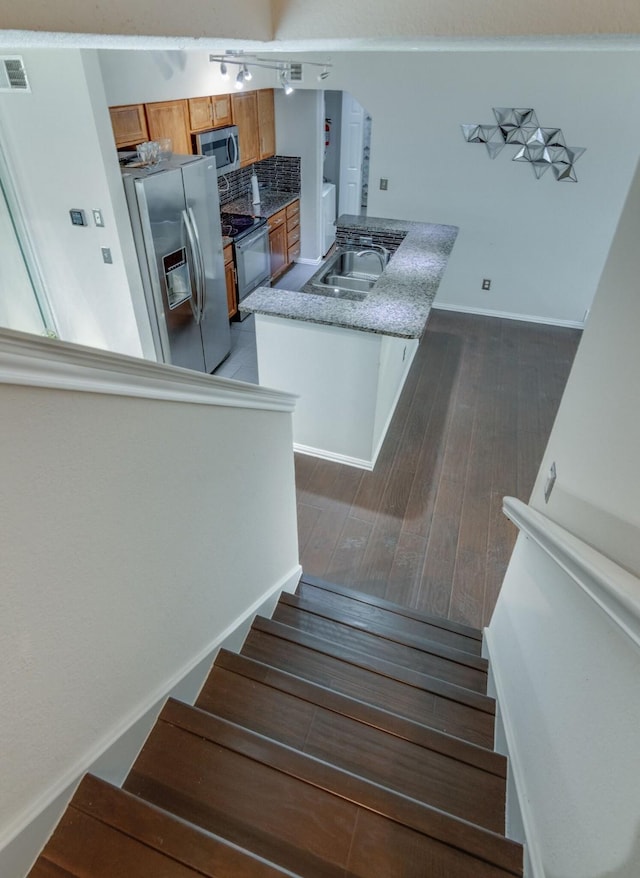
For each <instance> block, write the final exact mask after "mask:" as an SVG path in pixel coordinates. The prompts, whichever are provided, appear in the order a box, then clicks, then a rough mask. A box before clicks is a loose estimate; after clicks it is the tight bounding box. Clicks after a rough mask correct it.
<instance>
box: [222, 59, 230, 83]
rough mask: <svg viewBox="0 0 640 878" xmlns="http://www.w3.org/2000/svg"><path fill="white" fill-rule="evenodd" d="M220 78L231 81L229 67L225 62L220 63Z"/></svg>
mask: <svg viewBox="0 0 640 878" xmlns="http://www.w3.org/2000/svg"><path fill="white" fill-rule="evenodd" d="M220 76H221V77H222V78H223V79H229V71H228V69H227V65H226V64H225V63H224V61H221V62H220Z"/></svg>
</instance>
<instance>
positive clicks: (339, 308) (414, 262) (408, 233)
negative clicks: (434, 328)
mask: <svg viewBox="0 0 640 878" xmlns="http://www.w3.org/2000/svg"><path fill="white" fill-rule="evenodd" d="M337 225H338V228H340V229H344V230H345V231H347V232H348V230H349V229H354V232H355V233H356V234H357V233H360V234H362V231H363V230H365V232H366V231H368V232H381V233H384V232H396V233H401V234H402V233H404V234H405V237H404V240H403V241H402V243H401V244H400V246H399V247H398V249H397V250H396V252H395V254H394V255H393V256H392V257H391V259H390V260H389V262H388V264H387V267H386V268H385V270H384V271H383V273H382V274H381V275H380V277H379V279H378V280H377V281H376V283H375V285H374V286H373V287H372V289H371V290H370V292H369V293H368V294H367V297H366V299H364V301H362V302H356V301H351V300H349V299H334V298H332V297H329V296H321V295H316V294H315V293H307V292H292V291H290V290H284V289H274V288H269V287H258V289H257V290H254V292H253V293H251V294H250V295H249V296H247V298H246V299H244V300H243V302H242V307H243V310H246V311H253V312H254V313H256V314H269V315H272V316H276V317H285V318H288V319H290V320H303V321H306V322H309V323H323V324H328V325H329V326H342V327H345V328H348V329H358V330H362V331H365V332H376V333H378V334H380V335H392V336H399V337H400V338H421V336H422V334H423V332H424V329H425V326H426V324H427V318H428V316H429V311H430V310H431V303H432V302H433V299H434V298H435V295H436V293H437V292H438V287H439V286H440V281H441V280H442V275H443V274H444V270H445V268H446V267H447V262H448V259H449V255H450V253H451V250H452V249H453V245H454V243H455V240H456V236H457V234H458V227H457V226H443V225H438V224H434V223H418V222H412V221H408V220H407V221H405V220H392V219H384V218H383V217H362V216H352V215H347V214H345V215H343V216H341V217H339V219H338V221H337ZM321 271H322V268H320V269H319V270H318V272H316V275H318V274H320V273H321ZM316 275H314V277H313V278H311V279H310V281H309V282H311V281H313V280H314V279H315V277H316Z"/></svg>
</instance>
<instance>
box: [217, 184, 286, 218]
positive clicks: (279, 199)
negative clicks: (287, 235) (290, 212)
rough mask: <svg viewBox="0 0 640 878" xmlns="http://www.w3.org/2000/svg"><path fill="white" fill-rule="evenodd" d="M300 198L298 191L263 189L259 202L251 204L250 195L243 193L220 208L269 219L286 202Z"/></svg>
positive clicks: (229, 211) (225, 210)
mask: <svg viewBox="0 0 640 878" xmlns="http://www.w3.org/2000/svg"><path fill="white" fill-rule="evenodd" d="M298 198H300V193H299V192H276V191H274V190H273V189H263V190H261V192H260V204H253V203H252V202H251V196H250V195H245V196H243V197H242V198H236V200H235V201H229V202H228V203H227V204H223V205H222V206H221V208H220V210H222V211H224V212H225V213H241V214H248V215H249V216H263V217H265V219H269V217H270V216H273V215H274V213H277V212H278V211H279V210H282V208H283V207H286V206H287V205H288V204H292V203H293V202H294V201H296V200H297V199H298Z"/></svg>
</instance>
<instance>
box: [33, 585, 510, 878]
mask: <svg viewBox="0 0 640 878" xmlns="http://www.w3.org/2000/svg"><path fill="white" fill-rule="evenodd" d="M480 649H481V634H480V632H479V631H476V630H474V629H471V628H468V627H466V626H464V625H459V624H456V623H454V622H448V621H445V620H441V619H437V618H432V617H426V616H422V615H420V614H418V613H414V612H412V611H411V610H406V609H404V608H401V607H397V606H395V605H393V604H389V603H387V602H385V601H380V600H377V599H375V598H372V597H370V596H368V595H365V594H361V593H359V592H354V591H352V590H350V589H346V588H343V587H340V586H337V585H332V584H329V583H326V582H322V581H321V580H317V579H315V578H312V577H309V576H305V577H303V579H302V580H301V582H300V584H299V587H298V590H297V593H296V595H288V594H283V595H282V597H281V599H280V602H279V604H278V606H277V607H276V610H275V612H274V614H273V618H272V619H270V620H269V619H263V618H257V619H256V620H255V622H254V624H253V627H252V629H251V631H250V633H249V635H248V637H247V639H246V641H245V644H244V647H243V649H242V651H241V653H240V654H239V655H236V654H233V653H230V652H227V651H225V650H222V651H221V652H220V653H219V656H218V658H217V660H216V662H215V664H214V666H213V668H212V670H211V673H210V675H209V677H208V679H207V682H206V683H205V685H204V687H203V690H202V692H201V693H200V696H199V698H198V700H197V702H196V705H195V706H194V707H189V706H187V705H185V704H182V703H180V702H177V701H174V700H169V701H168V702H167V704H166V706H165V708H164V709H163V711H162V713H161V714H160V717H159V718H158V721H157V723H156V725H155V726H154V728H153V730H152V731H151V734H150V735H149V738H148V740H147V742H146V744H145V746H144V747H143V749H142V751H141V753H140V755H139V757H138V759H137V760H136V762H135V764H134V765H133V767H132V769H131V771H130V773H129V775H128V777H127V779H126V781H125V783H124V785H123V788H122V789H118V788H116V787H113V786H111V785H109V784H107V783H105V782H104V781H101V780H98V779H97V778H94V777H91V776H90V775H87V776H86V777H85V778H84V780H83V781H82V783H81V784H80V786H79V788H78V790H77V792H76V794H75V796H74V798H73V800H72V802H71V803H70V805H69V808H68V809H67V811H66V812H65V814H64V816H63V818H62V820H61V821H60V823H59V825H58V827H57V829H56V831H55V832H54V834H53V836H52V837H51V839H50V841H49V842H48V844H47V846H46V847H45V849H44V851H43V852H42V854H41V856H40V858H39V859H38V861H37V862H36V864H35V866H34V867H33V869H32V871H31V872H30V876H32V878H65V876H78V878H88V876H91V878H107V876H108V878H114V876H123V878H129V876H131V878H138V876H149V878H151V876H153V878H165V876H166V878H189V876H191V878H193V876H203V875H205V876H211V878H214V876H215V878H221V876H234V878H235V876H237V878H245V876H246V878H248V876H256V878H262V876H265V878H267V876H281V875H289V876H291V875H295V876H305V878H306V876H313V878H316V876H317V878H320V876H322V878H338V876H340V878H351V876H353V878H355V876H362V878H373V876H394V878H395V876H398V878H400V876H401V878H425V876H429V878H457V876H465V878H466V876H469V878H498V876H507V875H516V876H519V875H522V859H523V858H522V848H521V846H520V845H518V844H516V843H515V842H513V841H511V840H509V839H507V838H505V836H504V820H505V795H506V789H505V788H506V762H505V759H504V757H502V756H500V755H498V754H496V753H494V752H493V750H492V749H491V748H492V746H493V724H494V713H495V705H494V702H493V700H492V699H490V698H488V697H487V695H486V680H487V663H486V661H485V660H484V659H483V658H482V657H481V656H480Z"/></svg>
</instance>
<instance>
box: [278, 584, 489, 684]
mask: <svg viewBox="0 0 640 878" xmlns="http://www.w3.org/2000/svg"><path fill="white" fill-rule="evenodd" d="M303 584H304V585H306V583H303ZM310 588H311V589H312V591H311V592H309V591H307V590H305V591H303V593H302V594H290V593H289V592H283V593H282V594H281V595H280V600H279V603H281V604H287V605H289V606H292V607H297V608H298V609H301V610H305V611H307V612H311V613H314V614H315V615H318V616H322V617H323V618H326V619H333V620H334V621H336V622H342V623H343V624H345V625H349V626H350V627H352V628H356V629H358V630H361V631H366V632H367V633H369V634H371V635H375V636H377V637H379V638H381V639H385V640H390V641H392V642H393V643H399V644H402V645H404V646H408V647H411V648H413V649H415V650H419V651H421V652H433V653H434V654H436V655H441V656H447V657H449V658H451V660H452V661H457V662H460V663H461V664H464V665H468V667H470V668H476V669H477V670H482V671H486V670H487V669H488V667H489V662H488V660H487V659H485V658H483V657H482V656H480V655H477V654H476V653H475V652H468V651H467V650H464V649H459V648H458V647H456V646H451V645H450V644H449V643H441V642H439V641H437V640H431V639H430V638H429V637H428V636H427V634H424V635H422V636H418V635H416V634H411V633H410V632H406V631H404V630H403V629H398V628H397V627H396V626H394V625H390V624H385V623H384V621H381V622H376V621H375V620H374V619H371V618H368V617H366V616H365V617H364V618H363V617H362V615H361V614H360V613H359V612H355V611H351V612H350V608H349V605H348V604H347V607H345V606H344V605H341V604H336V603H335V602H333V601H331V602H328V601H325V600H322V599H321V598H320V599H319V598H318V594H320V595H326V594H330V593H328V592H323V591H321V590H319V589H316V588H315V586H311V587H310ZM313 591H315V594H314V593H313ZM340 597H341V596H340ZM347 600H348V599H347ZM371 609H375V608H374V607H372V608H371Z"/></svg>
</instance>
